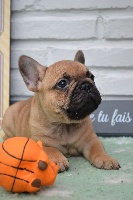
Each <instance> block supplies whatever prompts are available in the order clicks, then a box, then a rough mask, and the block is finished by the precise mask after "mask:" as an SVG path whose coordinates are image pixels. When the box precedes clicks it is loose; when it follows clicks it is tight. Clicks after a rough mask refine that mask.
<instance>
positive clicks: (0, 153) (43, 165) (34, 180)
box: [0, 137, 58, 192]
mask: <svg viewBox="0 0 133 200" xmlns="http://www.w3.org/2000/svg"><path fill="white" fill-rule="evenodd" d="M57 173H58V166H57V165H56V164H55V163H53V162H52V161H50V160H49V159H48V156H47V154H46V153H45V152H44V151H43V149H42V143H41V141H38V142H37V143H36V142H35V141H33V140H31V139H29V138H25V137H14V138H10V139H7V140H5V141H4V142H3V143H1V144H0V186H2V187H3V188H5V189H6V190H8V191H11V192H37V191H38V190H39V189H40V187H41V186H49V185H52V184H53V183H54V181H55V178H56V175H57Z"/></svg>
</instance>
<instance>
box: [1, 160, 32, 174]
mask: <svg viewBox="0 0 133 200" xmlns="http://www.w3.org/2000/svg"><path fill="white" fill-rule="evenodd" d="M0 164H2V165H5V166H8V167H11V168H14V169H18V167H15V166H12V165H8V164H6V163H3V162H0ZM19 170H25V171H28V172H31V173H34V172H33V171H31V170H29V169H26V168H21V167H19Z"/></svg>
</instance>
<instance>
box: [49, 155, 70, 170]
mask: <svg viewBox="0 0 133 200" xmlns="http://www.w3.org/2000/svg"><path fill="white" fill-rule="evenodd" d="M52 161H53V162H54V163H56V164H57V165H58V172H64V171H66V170H68V169H69V162H68V160H67V158H66V157H65V156H64V155H63V154H61V153H60V155H58V156H56V157H54V158H52Z"/></svg>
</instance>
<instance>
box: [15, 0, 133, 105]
mask: <svg viewBox="0 0 133 200" xmlns="http://www.w3.org/2000/svg"><path fill="white" fill-rule="evenodd" d="M79 49H81V50H83V52H84V54H85V57H86V65H87V66H88V67H89V68H90V69H91V71H92V72H93V73H94V74H95V76H96V84H97V86H98V88H99V89H100V91H101V93H102V95H103V96H104V98H103V99H133V0H100V1H99V0H95V1H94V0H67V1H66V0H58V1H57V0H37V1H35V0H23V1H22V0H12V15H11V101H16V100H20V99H25V98H27V96H30V95H31V94H32V93H31V92H29V91H28V89H27V88H26V86H25V84H24V83H23V80H22V78H21V76H20V74H19V71H18V64H17V62H18V58H19V56H20V55H22V54H25V55H29V56H31V57H33V58H34V59H36V60H37V61H38V62H40V63H41V64H43V65H47V66H48V65H50V64H52V63H53V62H55V61H59V60H62V59H73V58H74V55H75V53H76V51H77V50H79Z"/></svg>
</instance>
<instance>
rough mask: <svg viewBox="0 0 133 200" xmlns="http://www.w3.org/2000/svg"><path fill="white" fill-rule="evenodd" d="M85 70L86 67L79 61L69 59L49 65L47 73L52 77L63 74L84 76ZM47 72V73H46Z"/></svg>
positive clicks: (59, 76) (58, 76)
mask: <svg viewBox="0 0 133 200" xmlns="http://www.w3.org/2000/svg"><path fill="white" fill-rule="evenodd" d="M86 72H87V68H86V67H85V66H84V65H83V64H81V63H79V62H74V61H69V60H64V61H59V62H56V63H54V64H53V65H51V66H49V68H48V70H47V73H48V74H49V75H50V76H51V77H52V76H53V78H55V77H56V78H57V79H59V78H61V77H63V76H64V75H65V74H66V75H68V76H70V77H75V78H76V77H81V76H84V75H85V74H86ZM48 74H47V75H48Z"/></svg>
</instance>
